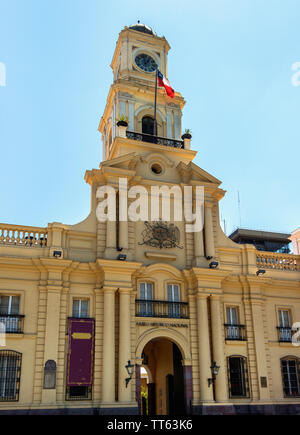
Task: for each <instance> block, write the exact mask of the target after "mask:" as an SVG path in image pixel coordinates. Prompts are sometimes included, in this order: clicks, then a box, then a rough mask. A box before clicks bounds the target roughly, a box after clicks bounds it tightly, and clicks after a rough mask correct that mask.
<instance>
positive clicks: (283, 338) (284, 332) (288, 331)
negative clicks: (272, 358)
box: [277, 326, 292, 343]
mask: <svg viewBox="0 0 300 435" xmlns="http://www.w3.org/2000/svg"><path fill="white" fill-rule="evenodd" d="M277 331H278V341H279V342H280V343H290V342H291V341H292V328H291V327H290V326H285V327H283V326H277Z"/></svg>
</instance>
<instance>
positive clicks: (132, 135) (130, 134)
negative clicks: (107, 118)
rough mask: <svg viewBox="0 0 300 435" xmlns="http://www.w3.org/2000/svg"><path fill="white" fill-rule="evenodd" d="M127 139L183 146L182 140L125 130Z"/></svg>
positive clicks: (177, 146)
mask: <svg viewBox="0 0 300 435" xmlns="http://www.w3.org/2000/svg"><path fill="white" fill-rule="evenodd" d="M126 137H127V138H128V139H133V140H139V141H141V142H150V143H154V144H157V145H165V146H168V147H173V148H184V141H183V140H176V139H169V138H166V137H159V136H154V135H152V134H147V133H137V132H135V131H128V130H127V131H126Z"/></svg>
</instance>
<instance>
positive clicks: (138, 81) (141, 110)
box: [99, 23, 185, 160]
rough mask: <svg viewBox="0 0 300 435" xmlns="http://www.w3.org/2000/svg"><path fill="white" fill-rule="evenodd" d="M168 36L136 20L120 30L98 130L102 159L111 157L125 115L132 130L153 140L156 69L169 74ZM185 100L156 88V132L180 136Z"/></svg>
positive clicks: (164, 135)
mask: <svg viewBox="0 0 300 435" xmlns="http://www.w3.org/2000/svg"><path fill="white" fill-rule="evenodd" d="M169 50H170V46H169V44H168V41H167V40H166V39H165V37H159V36H157V35H156V33H155V32H154V31H153V30H152V29H151V28H150V27H148V26H146V25H144V24H140V23H137V24H135V25H132V26H129V27H125V28H124V29H123V30H122V31H121V32H120V34H119V38H118V41H117V43H116V49H115V52H114V55H113V59H112V62H111V68H112V70H113V84H112V85H111V88H110V91H109V95H108V98H107V104H106V107H105V110H104V114H103V116H102V118H101V122H100V125H99V131H100V132H101V134H102V142H103V155H102V158H103V160H108V159H110V158H111V151H112V144H113V141H114V138H115V137H116V135H117V121H118V120H119V119H120V118H125V119H126V120H127V122H128V128H127V130H128V133H127V134H128V137H130V134H135V133H142V134H144V135H145V138H146V139H147V137H148V136H146V135H149V137H148V140H149V141H151V138H150V136H151V135H153V126H154V96H155V72H156V69H157V68H158V69H159V70H160V71H161V72H162V74H163V75H164V76H165V77H168V52H169ZM184 104H185V101H184V99H183V98H182V96H181V95H180V93H178V92H176V93H175V97H174V98H170V97H169V96H168V95H167V94H166V92H165V89H163V88H158V92H157V112H156V119H157V136H158V137H160V138H165V139H170V140H175V141H180V140H181V116H182V109H183V106H184Z"/></svg>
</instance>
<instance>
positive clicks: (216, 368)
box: [207, 361, 220, 387]
mask: <svg viewBox="0 0 300 435" xmlns="http://www.w3.org/2000/svg"><path fill="white" fill-rule="evenodd" d="M219 368H220V366H217V363H216V361H214V362H213V364H212V365H211V366H210V370H211V374H212V377H211V378H208V379H207V380H208V386H209V387H210V385H211V384H212V383H213V382H214V380H215V379H216V376H217V375H218V373H219Z"/></svg>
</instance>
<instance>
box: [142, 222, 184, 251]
mask: <svg viewBox="0 0 300 435" xmlns="http://www.w3.org/2000/svg"><path fill="white" fill-rule="evenodd" d="M145 226H146V228H145V229H144V231H143V232H142V238H143V242H142V243H139V245H149V246H152V247H153V248H160V249H163V248H180V249H182V246H179V243H180V231H179V229H178V227H176V226H175V225H174V224H173V223H169V222H163V221H158V222H151V223H150V222H147V221H146V222H145Z"/></svg>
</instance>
